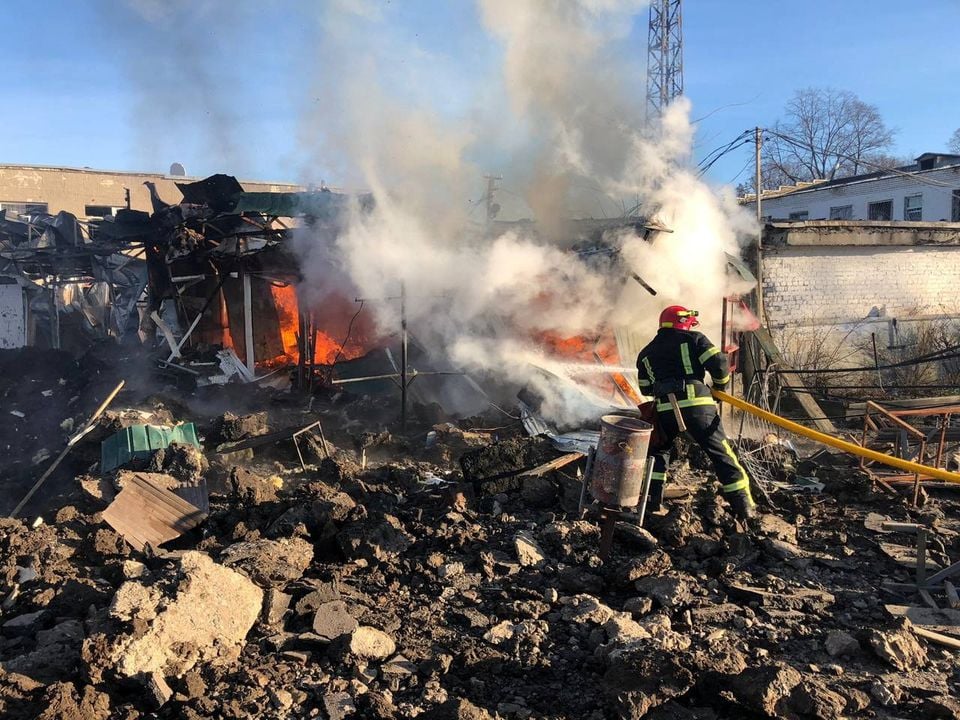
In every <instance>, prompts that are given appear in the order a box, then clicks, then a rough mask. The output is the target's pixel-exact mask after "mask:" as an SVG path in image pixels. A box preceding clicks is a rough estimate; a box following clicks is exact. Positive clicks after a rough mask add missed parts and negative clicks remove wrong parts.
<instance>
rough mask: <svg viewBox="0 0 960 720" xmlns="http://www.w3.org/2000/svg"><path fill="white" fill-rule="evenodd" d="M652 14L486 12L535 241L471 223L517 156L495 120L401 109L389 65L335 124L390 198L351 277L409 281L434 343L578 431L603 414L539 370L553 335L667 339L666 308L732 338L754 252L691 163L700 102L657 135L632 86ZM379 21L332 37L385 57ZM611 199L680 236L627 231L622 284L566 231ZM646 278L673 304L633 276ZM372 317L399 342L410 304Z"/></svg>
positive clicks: (351, 265)
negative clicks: (641, 20) (543, 343)
mask: <svg viewBox="0 0 960 720" xmlns="http://www.w3.org/2000/svg"><path fill="white" fill-rule="evenodd" d="M642 9H643V3H641V2H636V1H631V0H530V1H528V2H523V3H517V2H512V1H511V0H480V1H479V11H480V16H481V18H482V21H483V23H484V26H485V28H486V29H487V31H488V32H489V33H490V35H491V36H492V37H493V38H494V39H495V40H496V41H497V42H499V43H501V44H502V48H503V55H502V67H501V71H502V72H501V75H500V77H499V78H496V79H495V80H492V82H495V83H498V84H499V86H500V88H502V90H503V92H504V93H505V95H506V97H507V98H508V100H509V107H501V108H499V110H500V115H499V117H498V124H499V125H502V124H503V123H504V122H507V123H509V124H510V126H511V127H512V128H513V129H514V136H513V137H512V138H511V139H510V149H511V150H512V155H513V157H514V158H516V159H515V160H513V161H512V162H510V163H509V164H508V167H506V168H504V181H503V182H504V184H505V186H508V187H509V186H511V185H512V186H515V187H521V191H522V195H523V196H524V200H525V202H526V207H527V208H529V209H530V210H532V212H533V213H534V216H535V218H536V220H537V226H536V231H533V230H532V229H531V228H530V227H529V226H516V227H515V228H513V229H508V230H504V231H503V232H501V233H500V234H499V235H495V236H494V237H490V233H489V232H488V231H485V229H484V227H483V225H481V224H480V223H479V222H477V219H476V218H473V219H471V209H472V208H471V206H470V204H469V203H468V202H466V198H468V197H470V195H471V191H473V192H475V191H476V188H477V187H478V185H479V183H480V182H482V176H483V175H484V172H490V171H495V170H497V169H498V168H495V167H490V166H489V165H485V164H484V163H483V162H482V159H483V158H484V156H485V155H486V156H488V157H491V158H495V157H497V156H502V153H501V152H499V151H498V149H497V148H495V147H491V146H490V140H491V138H495V137H497V133H495V132H492V131H491V128H490V126H489V123H488V120H489V118H488V116H487V115H485V114H484V113H483V112H479V111H478V112H477V113H476V114H474V115H471V116H470V117H467V118H462V117H461V118H453V119H451V118H449V117H445V116H444V114H443V113H442V112H440V110H439V108H438V106H436V105H431V104H430V103H429V102H427V103H424V102H423V98H422V97H420V98H418V102H416V103H405V102H404V101H403V100H402V99H400V98H398V97H395V96H393V97H392V96H391V95H390V92H389V88H388V87H386V86H385V84H384V83H383V82H381V81H380V79H379V77H378V73H380V72H381V71H382V70H383V68H382V67H378V65H377V63H376V62H368V63H367V64H366V65H365V66H363V67H361V68H353V72H352V73H351V75H352V80H351V82H350V84H349V85H345V86H341V87H340V88H339V89H338V92H337V97H336V98H335V100H334V98H330V100H331V101H334V104H335V105H336V106H337V107H338V108H339V109H341V110H342V112H343V116H342V117H343V122H342V123H339V124H336V129H334V130H332V131H331V130H330V128H329V127H328V128H327V129H328V133H330V132H332V135H328V138H329V137H336V142H337V145H338V147H339V148H340V149H344V148H346V152H347V154H348V156H349V157H350V159H351V160H352V162H353V163H354V167H355V168H356V169H357V170H358V171H359V174H360V181H361V183H362V184H363V185H365V186H366V187H368V188H369V189H370V190H371V191H372V193H373V194H374V196H375V198H376V208H375V210H374V211H373V212H370V213H364V212H357V213H354V214H353V215H352V217H351V219H350V222H349V224H348V227H347V228H346V229H345V231H344V232H343V233H342V235H341V236H340V238H339V241H338V251H339V254H340V260H341V262H342V267H343V269H344V270H345V271H346V272H347V273H348V274H349V276H350V277H351V278H352V281H353V282H354V283H355V284H356V286H357V287H358V289H359V291H360V293H361V294H362V295H365V296H367V297H384V296H395V295H396V294H397V293H398V290H399V287H400V285H401V284H403V285H404V286H405V287H406V291H407V313H408V318H409V325H410V328H411V330H412V331H413V332H414V333H415V334H416V335H417V336H418V338H419V339H421V340H422V341H423V342H424V344H425V345H426V346H427V347H428V348H431V349H432V350H433V351H435V352H437V353H438V354H443V355H445V356H446V357H448V358H449V359H451V360H452V361H453V362H454V363H456V364H458V365H459V366H461V367H463V368H464V369H466V370H468V371H472V372H478V371H479V372H483V373H487V374H489V375H492V376H493V377H496V378H500V379H503V380H508V381H510V382H514V383H520V384H523V383H526V384H529V385H532V386H533V387H534V389H536V390H537V391H539V392H540V393H541V394H543V395H544V396H546V398H547V402H546V404H545V406H544V410H545V412H546V413H547V414H549V415H551V416H552V418H553V419H556V420H558V421H561V422H573V421H577V420H580V419H584V418H585V417H587V416H589V415H590V414H591V413H595V410H594V409H593V408H587V407H585V406H584V405H583V404H582V398H579V397H577V398H574V397H573V396H571V395H570V394H569V393H568V392H566V391H565V390H564V389H562V383H556V382H553V381H551V380H550V379H549V378H548V377H547V376H545V375H544V374H543V373H542V372H540V371H539V370H537V369H536V368H535V367H534V365H532V364H531V363H530V360H531V359H534V360H535V363H534V364H535V365H539V366H541V367H550V363H549V362H548V361H547V360H545V359H543V358H542V351H541V349H540V348H539V347H538V345H537V343H536V340H535V338H536V337H537V336H538V334H539V333H541V332H549V333H553V334H556V335H558V336H561V337H572V336H581V335H583V336H589V337H598V336H600V335H601V334H603V333H612V332H613V331H614V330H619V331H621V332H622V331H624V330H626V331H627V334H628V335H629V333H630V332H633V333H634V334H635V335H637V336H638V337H651V336H652V335H653V334H654V332H655V331H656V327H657V316H658V314H659V312H660V310H661V309H662V308H663V307H664V306H666V305H669V304H674V303H680V304H684V305H687V306H690V307H696V308H698V309H700V310H701V311H702V319H703V320H704V326H705V327H704V329H705V330H707V332H708V333H712V334H714V335H717V334H718V333H719V314H720V304H721V298H722V296H723V294H724V293H725V292H727V291H728V290H729V285H728V278H727V275H726V272H725V266H726V262H725V258H724V252H730V253H737V252H738V237H739V236H741V235H742V234H744V233H746V232H749V231H750V230H751V228H752V225H751V222H752V221H751V220H750V218H749V216H748V215H746V214H745V213H743V212H742V211H741V210H740V209H739V208H738V207H737V205H736V203H735V201H734V199H733V196H732V193H726V194H718V193H717V192H716V191H715V190H714V189H712V188H710V187H708V186H707V185H706V184H705V183H704V182H702V181H701V180H699V179H698V178H697V177H696V174H695V172H694V171H693V170H691V169H690V168H689V167H686V166H685V164H684V163H685V162H686V161H687V159H688V157H689V154H690V148H691V144H692V139H693V134H694V128H693V127H692V126H691V124H690V122H689V119H688V116H689V103H688V102H687V101H686V100H680V101H677V102H675V103H674V104H673V105H672V106H671V107H670V108H668V110H667V111H666V112H665V114H664V116H663V118H662V120H661V121H660V122H659V123H657V124H655V125H654V126H650V127H645V125H644V122H643V112H642V108H641V106H640V103H639V102H638V99H639V98H642V89H638V88H637V87H636V83H635V84H634V85H633V86H630V87H628V86H626V85H625V84H624V82H623V80H622V78H624V77H628V76H629V73H628V72H626V71H627V70H629V69H631V68H632V67H633V64H634V63H633V62H632V61H631V60H630V58H631V57H632V56H633V55H635V54H636V53H635V49H633V50H632V49H630V48H627V47H626V46H625V44H624V40H625V39H626V37H627V35H628V33H629V31H630V27H631V22H632V18H633V16H634V15H635V14H636V13H638V12H639V11H641V10H642ZM341 10H342V9H341ZM371 22H373V23H374V27H375V23H376V19H373V20H371V17H370V15H369V14H365V15H364V16H363V17H358V16H357V15H356V14H355V13H353V12H352V11H347V12H342V11H339V12H338V11H337V10H334V11H332V12H328V13H327V14H326V15H325V17H324V22H323V25H322V26H323V28H324V31H325V33H326V35H327V38H326V41H325V42H326V44H327V46H329V47H336V48H340V49H342V48H343V47H344V43H345V42H348V43H349V44H350V46H351V48H352V49H353V51H354V56H357V54H358V53H357V52H356V51H357V50H358V49H360V48H358V46H357V43H360V44H361V46H362V43H363V42H364V39H366V40H367V41H368V42H369V43H371V47H370V50H371V53H370V55H369V56H368V57H375V53H374V52H373V50H374V47H373V46H374V44H375V43H376V42H377V37H378V35H377V33H376V32H370V31H369V23H371ZM362 27H367V28H368V30H367V31H366V32H367V33H368V36H367V37H366V38H365V34H364V31H363V30H362V29H358V28H362ZM631 52H632V54H631ZM359 54H361V55H362V53H359ZM358 70H359V72H358ZM634 77H637V76H636V75H634ZM639 77H640V78H642V75H639ZM641 84H642V83H641ZM326 89H328V90H329V89H331V87H330V86H329V85H327V86H326ZM488 99H489V95H488V94H485V95H483V97H478V103H480V102H481V101H483V102H487V100H488ZM328 104H329V103H328ZM505 117H507V118H508V119H506V120H505V119H504V118H505ZM500 134H501V137H502V132H501V133H500ZM517 136H519V140H518V139H517ZM327 147H329V146H327ZM477 158H480V161H478V160H477ZM598 197H600V198H602V202H603V203H605V207H606V208H608V209H609V208H612V207H617V206H620V207H624V206H625V204H629V205H632V204H634V203H636V202H637V200H639V203H640V206H641V208H640V211H641V213H642V214H645V215H647V216H653V215H655V216H656V218H657V219H658V220H659V221H660V222H662V223H663V224H664V225H666V226H667V227H669V228H670V229H671V230H672V231H673V232H671V233H661V234H659V235H658V236H657V237H656V238H655V239H654V240H653V241H652V242H648V241H647V240H645V239H643V238H641V237H639V236H638V235H637V234H636V233H634V232H633V231H632V230H620V231H617V233H616V236H615V237H611V238H609V239H610V240H611V241H612V242H614V243H615V244H618V245H619V246H620V248H621V262H622V264H623V265H625V266H626V267H625V268H624V267H621V268H620V269H619V270H616V271H615V272H614V271H611V269H610V268H609V267H600V266H597V265H595V264H590V263H587V262H584V261H582V260H580V259H579V258H578V257H577V256H576V255H575V254H573V253H571V252H569V251H568V250H567V249H565V247H564V245H565V242H564V239H565V237H564V236H565V233H566V234H569V227H570V226H569V224H568V223H567V221H568V220H569V219H570V218H572V217H577V216H580V217H583V216H589V215H590V213H591V212H592V211H594V210H595V209H596V208H597V207H598V205H597V203H598ZM621 203H623V204H621ZM600 207H601V208H602V207H604V205H601V206H600ZM567 244H568V243H567ZM629 272H635V273H637V274H638V275H640V276H641V277H643V278H644V280H646V281H647V282H648V283H649V284H650V285H652V286H653V287H654V288H656V289H657V291H658V295H657V296H656V297H655V298H654V297H652V296H651V295H649V294H648V293H647V292H646V291H645V290H644V289H643V288H642V287H640V285H639V284H637V283H635V282H633V281H632V280H625V278H627V276H628V273H629ZM311 282H312V283H316V284H322V283H323V282H324V278H323V277H314V278H311ZM373 309H374V312H375V313H376V315H377V320H378V322H379V323H380V325H381V327H382V328H383V330H384V331H385V332H391V331H393V330H394V329H395V328H396V327H397V325H398V323H399V316H398V314H399V307H398V304H397V303H395V302H388V303H381V304H377V305H376V306H374V308H373ZM716 341H719V337H716ZM622 362H623V364H624V365H628V366H629V365H632V364H633V358H632V357H624V358H622ZM575 395H576V394H575V393H574V396H575Z"/></svg>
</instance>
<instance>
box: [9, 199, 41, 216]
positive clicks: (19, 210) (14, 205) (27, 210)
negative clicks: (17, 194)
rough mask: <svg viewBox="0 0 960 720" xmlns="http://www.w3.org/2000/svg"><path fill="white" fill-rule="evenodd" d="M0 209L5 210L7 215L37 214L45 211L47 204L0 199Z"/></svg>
mask: <svg viewBox="0 0 960 720" xmlns="http://www.w3.org/2000/svg"><path fill="white" fill-rule="evenodd" d="M0 210H6V211H7V215H12V216H17V215H38V214H40V213H45V212H47V204H46V203H41V202H7V201H6V200H0Z"/></svg>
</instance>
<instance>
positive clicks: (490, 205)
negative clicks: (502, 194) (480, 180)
mask: <svg viewBox="0 0 960 720" xmlns="http://www.w3.org/2000/svg"><path fill="white" fill-rule="evenodd" d="M483 177H484V178H486V180H487V195H486V201H487V222H488V223H490V222H493V219H494V218H495V217H496V216H497V213H499V212H500V206H499V205H497V203H495V202H494V201H493V197H494V193H495V192H496V191H497V189H498V188H497V180H503V175H484V176H483Z"/></svg>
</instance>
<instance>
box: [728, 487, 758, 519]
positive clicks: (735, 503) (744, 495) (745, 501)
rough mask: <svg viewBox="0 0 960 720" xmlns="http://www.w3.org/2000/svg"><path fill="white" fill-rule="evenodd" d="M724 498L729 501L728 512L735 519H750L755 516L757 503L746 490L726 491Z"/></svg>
mask: <svg viewBox="0 0 960 720" xmlns="http://www.w3.org/2000/svg"><path fill="white" fill-rule="evenodd" d="M726 498H727V502H728V503H730V512H732V513H733V516H734V517H735V518H737V520H752V519H754V518H755V517H756V516H757V504H756V503H755V502H754V501H753V498H752V497H750V493H749V492H748V491H747V490H737V491H735V492H732V493H728V494H727V496H726Z"/></svg>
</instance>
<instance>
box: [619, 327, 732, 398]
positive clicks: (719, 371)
mask: <svg viewBox="0 0 960 720" xmlns="http://www.w3.org/2000/svg"><path fill="white" fill-rule="evenodd" d="M707 372H709V373H710V377H711V378H712V379H713V386H714V387H715V388H717V390H722V389H723V388H725V387H726V385H727V383H729V382H730V365H729V363H728V362H727V356H726V354H724V353H722V352H721V351H720V348H718V347H717V346H716V345H714V344H713V343H712V342H710V340H708V339H707V336H706V335H704V334H703V333H699V332H696V331H693V330H675V329H674V328H660V330H659V331H658V332H657V335H656V337H654V338H653V340H651V341H650V343H649V344H648V345H647V346H646V347H645V348H643V350H641V351H640V354H639V355H638V356H637V373H638V380H639V385H640V390H641V392H643V393H644V394H645V395H652V396H653V397H656V398H657V411H658V412H667V411H670V410H671V406H670V403H669V401H667V400H666V394H667V393H668V392H672V393H674V394H675V395H676V397H677V404H678V405H679V406H680V407H681V408H684V407H696V406H698V405H712V404H713V397H711V395H710V389H709V388H708V387H707V386H706V384H705V383H704V379H705V373H707Z"/></svg>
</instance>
